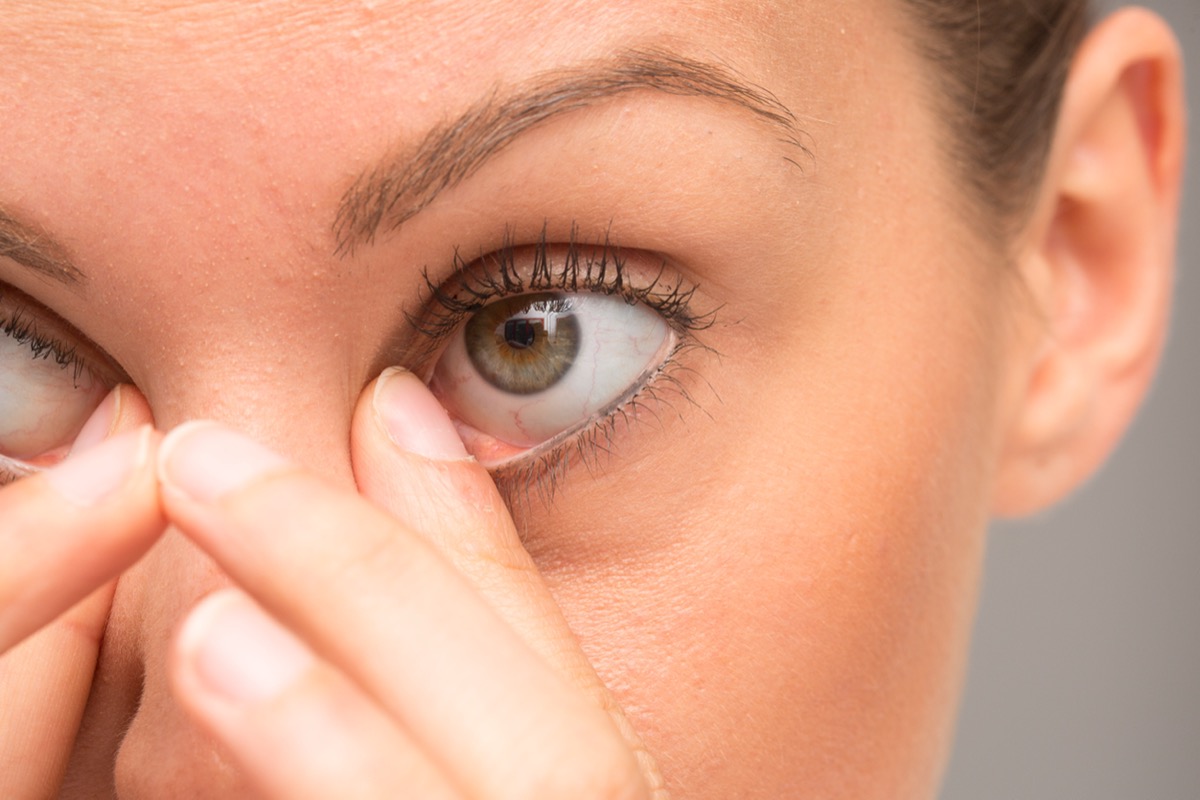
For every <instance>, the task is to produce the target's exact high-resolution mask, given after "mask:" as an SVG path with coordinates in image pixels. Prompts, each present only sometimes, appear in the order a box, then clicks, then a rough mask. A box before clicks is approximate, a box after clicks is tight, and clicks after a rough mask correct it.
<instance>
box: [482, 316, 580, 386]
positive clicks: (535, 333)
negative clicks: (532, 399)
mask: <svg viewBox="0 0 1200 800" xmlns="http://www.w3.org/2000/svg"><path fill="white" fill-rule="evenodd" d="M465 336H466V347H467V355H468V356H469V357H470V359H471V363H473V364H474V365H475V368H476V369H477V370H479V373H480V374H481V375H482V376H483V377H484V379H485V380H487V382H488V383H490V384H492V385H493V386H495V387H496V388H497V389H499V390H501V391H503V392H508V393H510V394H536V393H537V392H541V391H545V390H546V389H549V388H550V387H551V386H553V385H554V384H556V383H558V381H559V380H561V379H562V377H563V376H564V375H566V374H567V372H568V371H570V369H571V366H572V365H573V364H574V363H575V356H576V355H577V354H578V353H579V323H578V322H577V321H576V319H575V314H574V312H573V310H572V308H571V301H570V299H569V297H567V296H564V295H560V294H553V293H549V292H546V293H542V294H527V295H521V296H519V297H511V298H509V299H507V300H500V301H497V302H495V303H492V304H491V305H488V306H485V307H484V308H482V309H480V310H479V311H478V312H476V314H475V316H473V317H471V320H470V321H469V322H468V323H467V326H466V330H465Z"/></svg>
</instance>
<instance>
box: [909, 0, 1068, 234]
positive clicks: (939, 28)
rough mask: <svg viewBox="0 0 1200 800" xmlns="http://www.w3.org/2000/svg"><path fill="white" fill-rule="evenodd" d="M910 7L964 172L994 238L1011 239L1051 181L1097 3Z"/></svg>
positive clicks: (959, 2) (955, 0)
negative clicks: (1045, 181)
mask: <svg viewBox="0 0 1200 800" xmlns="http://www.w3.org/2000/svg"><path fill="white" fill-rule="evenodd" d="M903 2H904V5H905V6H907V7H908V10H909V12H910V13H911V14H912V15H913V18H914V19H915V20H916V22H917V24H918V27H919V29H920V30H919V33H918V36H917V41H918V43H919V47H920V49H921V53H922V55H924V56H925V57H927V58H928V59H930V60H931V61H932V62H933V67H934V69H933V70H932V71H931V74H932V76H933V81H934V83H933V85H932V88H933V90H934V94H935V97H936V98H937V99H936V101H935V102H937V103H939V104H940V106H941V107H940V108H938V109H937V110H938V111H939V112H940V113H941V114H942V116H944V117H947V118H948V119H950V120H952V125H951V128H950V130H952V131H953V133H954V136H953V138H952V139H951V141H950V142H948V152H949V153H951V154H952V158H953V160H954V166H955V167H956V168H957V169H959V170H960V171H961V172H962V173H963V174H962V178H963V180H964V181H965V183H966V185H967V186H968V188H969V190H970V191H971V192H973V193H974V194H975V195H976V198H975V199H976V200H977V203H976V205H977V207H978V208H979V209H981V210H982V218H981V220H980V221H981V222H982V223H983V225H984V229H983V230H984V232H985V233H986V234H988V235H989V236H992V237H996V238H998V239H999V240H1000V241H1006V240H1007V239H1008V237H1009V236H1011V234H1012V232H1013V230H1014V229H1015V228H1017V227H1018V226H1019V225H1020V224H1021V223H1022V222H1023V221H1024V216H1025V212H1026V211H1027V209H1028V208H1029V205H1030V203H1031V201H1032V199H1033V190H1034V189H1035V187H1036V186H1037V184H1038V181H1039V180H1040V178H1041V176H1042V172H1043V169H1044V167H1045V162H1046V157H1047V155H1048V152H1049V148H1050V142H1051V138H1052V136H1053V133H1054V127H1055V122H1056V118H1057V115H1058V109H1059V105H1060V103H1061V100H1062V93H1063V85H1064V83H1065V80H1066V75H1067V71H1068V68H1069V67H1070V62H1071V59H1072V57H1073V56H1074V54H1075V51H1076V49H1077V47H1078V45H1079V43H1080V41H1081V40H1082V39H1083V37H1084V34H1085V33H1086V31H1087V27H1088V21H1089V16H1090V8H1089V6H1090V3H1089V0H903Z"/></svg>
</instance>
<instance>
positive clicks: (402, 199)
mask: <svg viewBox="0 0 1200 800" xmlns="http://www.w3.org/2000/svg"><path fill="white" fill-rule="evenodd" d="M644 90H650V91H657V92H663V93H666V94H671V95H680V96H689V97H701V98H707V99H711V100H717V101H720V102H724V103H729V104H732V105H733V106H735V107H737V108H739V109H741V110H743V111H747V112H749V113H750V114H752V115H753V116H755V117H757V118H759V119H760V120H761V121H763V122H764V123H766V124H767V125H769V126H771V127H773V128H775V129H776V130H777V132H778V133H779V134H780V138H781V141H782V142H784V143H785V144H787V145H790V146H793V147H795V148H798V149H799V150H800V151H802V152H805V153H807V152H808V151H807V149H806V148H805V147H804V145H803V144H802V142H801V137H802V133H801V131H800V130H799V129H798V128H797V127H796V116H795V115H794V114H793V113H792V112H791V111H790V110H788V108H787V107H786V106H785V105H784V104H783V103H782V102H780V101H779V99H778V98H777V97H775V95H773V94H771V92H769V91H767V90H766V89H763V88H762V87H760V86H756V85H754V84H752V83H748V82H746V81H743V80H742V79H740V78H739V77H738V76H737V75H736V74H735V73H734V72H733V71H732V70H730V69H728V68H726V67H724V66H720V65H717V64H712V63H707V62H703V61H695V60H692V59H689V58H684V57H682V56H679V55H676V54H673V53H668V52H665V51H662V50H630V51H626V52H623V53H620V54H618V55H617V56H615V57H613V58H611V59H606V60H604V61H599V62H592V63H588V64H584V65H582V66H578V67H570V68H564V69H557V70H553V71H551V72H547V73H542V74H540V75H537V76H535V77H534V78H533V79H532V80H531V81H529V82H528V83H526V84H525V85H523V86H521V87H519V88H518V89H517V90H516V91H514V92H511V93H504V92H502V91H501V90H500V89H496V90H494V91H493V92H492V93H491V95H489V96H488V97H486V98H484V99H483V100H482V101H480V102H478V103H476V104H475V105H474V106H472V107H470V108H468V109H467V110H466V111H465V112H463V113H462V114H460V115H458V116H457V117H455V118H453V119H451V120H449V121H448V122H446V123H443V124H441V125H439V126H437V127H435V128H433V129H432V130H430V131H429V133H427V134H426V135H425V136H424V138H423V139H422V140H421V141H420V142H419V143H417V145H416V146H415V147H413V148H411V149H408V150H405V151H402V152H399V153H396V154H393V155H391V156H389V157H386V158H384V159H383V160H382V161H381V162H380V163H378V164H377V165H375V166H373V167H370V168H368V169H367V170H365V171H364V172H363V173H362V174H360V175H359V177H358V178H357V180H355V182H354V183H353V185H351V187H350V188H349V189H348V190H347V191H346V192H345V194H344V195H343V196H342V199H341V203H340V205H339V208H338V212H337V216H336V219H335V222H334V236H335V238H336V241H337V252H338V253H339V254H343V255H344V254H349V253H352V252H353V251H354V249H355V248H356V247H358V246H359V245H364V244H368V245H369V244H371V243H373V242H374V241H375V238H376V237H377V236H378V235H379V234H380V233H381V232H384V233H386V232H391V231H395V230H397V229H398V228H400V226H402V225H403V224H404V223H405V222H406V221H407V220H409V219H412V217H414V216H415V215H417V214H418V213H420V212H421V210H422V209H424V208H425V207H426V206H428V205H429V204H430V203H432V202H433V200H434V198H436V197H437V196H438V194H440V193H441V192H443V191H445V190H446V189H449V188H451V187H453V186H455V185H457V184H459V183H461V182H462V181H463V180H465V179H466V178H468V177H470V176H471V175H472V174H473V173H475V172H476V171H477V170H478V169H479V168H480V167H482V166H483V165H484V163H485V162H486V161H487V160H488V159H489V158H491V157H492V156H494V155H496V154H497V153H498V152H500V151H501V150H503V149H504V148H505V147H507V146H508V145H509V144H511V143H512V141H513V140H514V139H516V138H517V137H518V136H520V135H521V134H523V133H525V132H527V131H529V130H531V129H533V128H535V127H537V126H539V125H541V124H542V123H544V122H546V121H548V120H550V119H552V118H554V117H557V116H560V115H562V114H566V113H568V112H571V111H576V110H579V109H583V108H588V107H590V106H592V105H595V104H596V103H598V102H600V101H602V100H605V99H608V98H611V97H614V96H617V95H622V94H627V93H629V92H634V91H644ZM789 160H790V159H789Z"/></svg>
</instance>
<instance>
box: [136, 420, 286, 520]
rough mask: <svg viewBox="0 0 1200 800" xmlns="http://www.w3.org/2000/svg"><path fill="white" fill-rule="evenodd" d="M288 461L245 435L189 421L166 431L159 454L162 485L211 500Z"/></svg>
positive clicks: (202, 500) (190, 495)
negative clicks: (167, 432) (168, 431)
mask: <svg viewBox="0 0 1200 800" xmlns="http://www.w3.org/2000/svg"><path fill="white" fill-rule="evenodd" d="M290 464H291V462H290V461H288V460H287V459H286V458H284V457H283V456H281V455H279V454H278V453H275V452H273V451H271V450H268V449H267V448H266V447H263V446H262V445H260V444H258V443H257V442H255V441H254V440H252V439H250V438H249V437H248V436H245V435H243V434H240V433H237V432H236V431H232V430H230V429H229V428H226V427H224V426H222V425H219V424H218V423H215V422H188V423H185V424H183V425H180V426H179V427H178V428H176V429H175V430H173V431H171V432H170V433H169V434H167V437H166V439H164V440H163V444H162V448H161V449H160V450H159V454H158V476H159V480H161V481H162V483H163V485H164V487H166V488H169V489H174V490H175V491H177V492H181V493H183V494H185V495H187V496H189V497H191V498H192V499H193V500H199V501H200V502H205V503H208V502H213V501H215V500H219V499H220V498H221V497H223V496H225V495H227V494H229V493H231V492H234V491H236V490H238V489H240V488H242V487H243V486H245V485H246V484H248V483H250V482H252V481H253V480H254V479H256V478H258V477H260V476H262V475H265V474H267V473H270V472H277V471H280V470H282V469H284V468H286V467H287V466H289V465H290Z"/></svg>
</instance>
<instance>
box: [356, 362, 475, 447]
mask: <svg viewBox="0 0 1200 800" xmlns="http://www.w3.org/2000/svg"><path fill="white" fill-rule="evenodd" d="M371 409H372V412H373V416H374V420H375V423H376V425H377V428H378V430H379V431H380V432H382V433H383V435H384V437H385V438H386V439H387V440H388V441H389V442H391V444H392V445H393V446H394V447H396V448H399V449H400V450H401V451H403V452H406V453H412V454H413V455H418V456H421V457H423V458H427V459H429V460H431V461H463V460H467V459H470V458H471V456H470V454H469V453H468V452H467V449H466V447H464V446H463V442H462V438H461V437H460V436H459V435H458V430H457V428H455V426H454V422H453V421H451V419H450V415H449V414H448V413H447V412H446V409H445V408H443V407H442V405H441V403H439V402H438V400H437V398H436V397H434V395H433V393H432V392H431V391H429V387H427V386H426V385H425V384H424V382H422V381H421V379H420V378H418V377H417V376H416V375H414V374H413V373H411V372H409V371H408V370H406V369H404V368H402V367H391V368H389V369H387V370H384V372H383V374H381V375H380V376H379V378H378V379H376V381H375V386H374V390H373V391H372V392H371Z"/></svg>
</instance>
